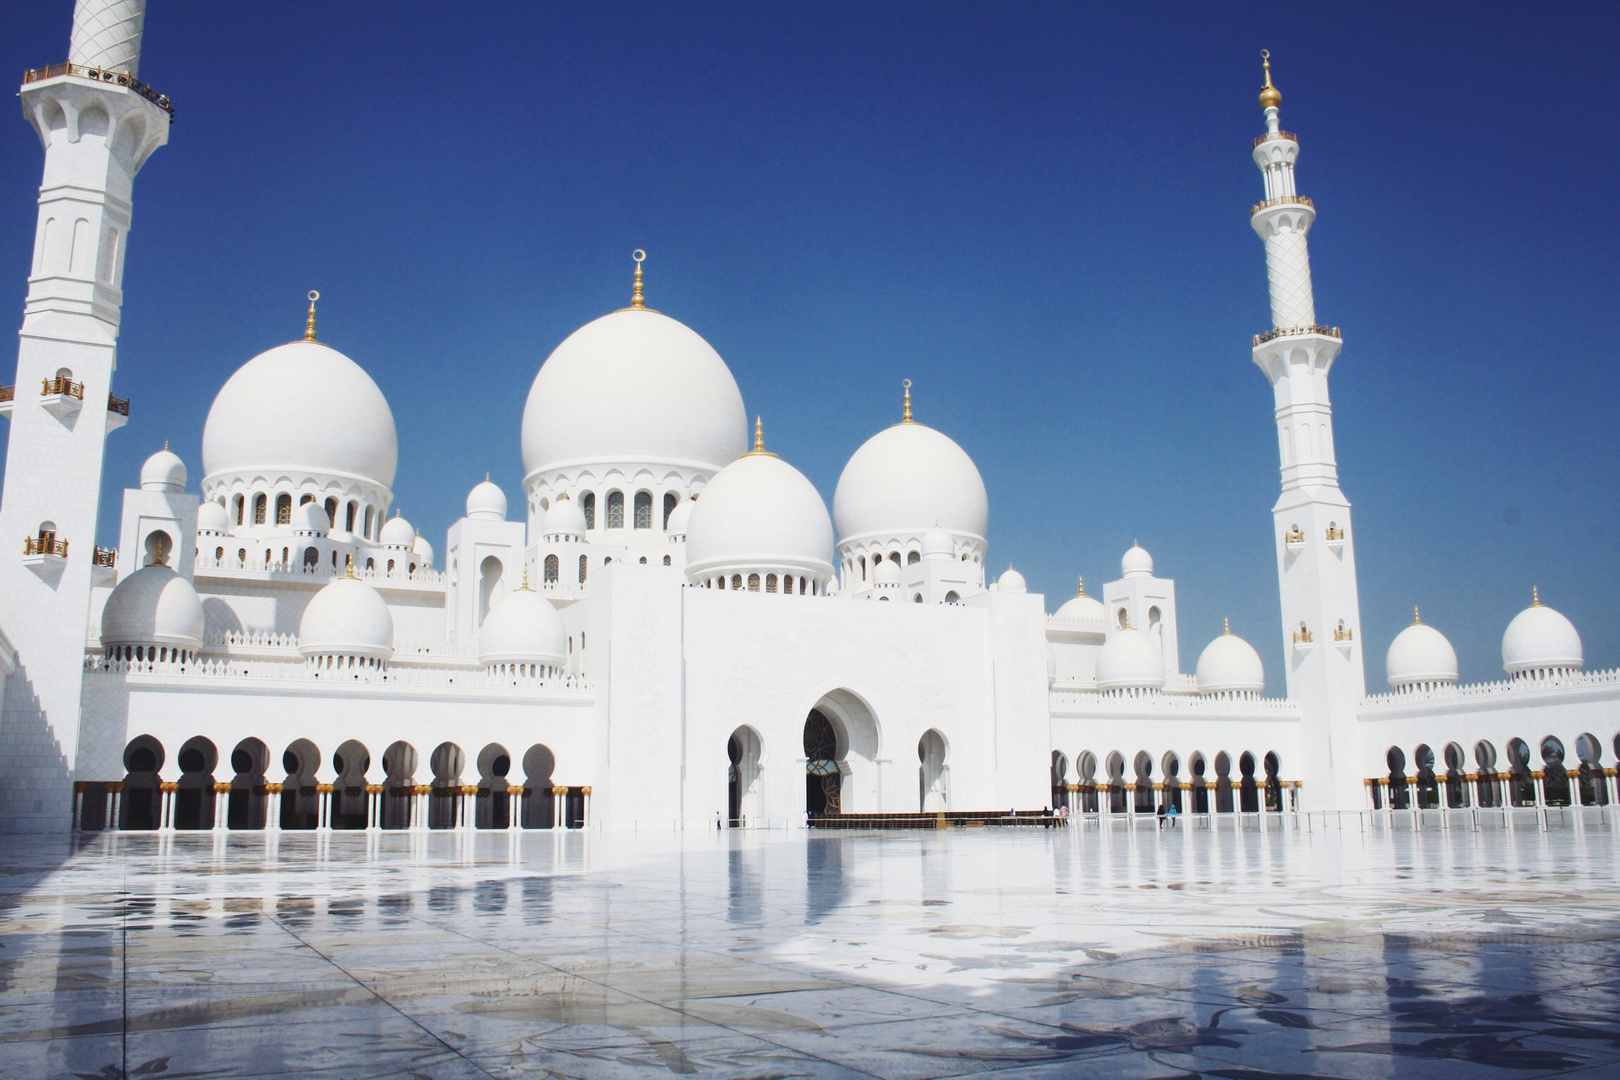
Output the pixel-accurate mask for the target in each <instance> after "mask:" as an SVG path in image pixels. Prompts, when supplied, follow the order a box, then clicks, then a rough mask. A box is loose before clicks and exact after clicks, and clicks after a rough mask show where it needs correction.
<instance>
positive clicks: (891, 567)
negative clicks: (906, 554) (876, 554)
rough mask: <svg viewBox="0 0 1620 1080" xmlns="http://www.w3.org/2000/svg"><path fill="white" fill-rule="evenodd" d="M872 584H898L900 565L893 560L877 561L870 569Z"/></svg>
mask: <svg viewBox="0 0 1620 1080" xmlns="http://www.w3.org/2000/svg"><path fill="white" fill-rule="evenodd" d="M872 584H874V585H898V584H900V564H899V563H897V562H895V561H894V560H893V559H879V560H878V561H877V565H876V566H874V567H872Z"/></svg>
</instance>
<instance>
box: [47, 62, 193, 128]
mask: <svg viewBox="0 0 1620 1080" xmlns="http://www.w3.org/2000/svg"><path fill="white" fill-rule="evenodd" d="M58 75H72V76H74V77H75V78H79V79H89V80H90V81H91V82H100V83H111V84H112V85H114V86H122V87H125V88H127V89H129V90H133V91H135V93H137V94H139V95H141V97H143V98H145V99H146V100H147V101H150V102H151V103H152V104H154V105H156V106H157V107H158V108H160V109H162V110H163V111H164V112H166V113H168V114H169V119H170V120H173V119H174V106H173V105H172V104H170V102H169V98H168V95H167V94H160V93H158V92H157V91H156V90H154V89H152V88H151V87H150V86H148V85H146V84H145V83H143V82H141V80H139V79H137V78H136V77H135V76H133V75H131V74H130V73H129V72H127V71H110V70H108V69H106V68H98V67H88V66H86V65H84V64H75V63H71V62H67V63H61V64H52V65H50V66H49V67H42V68H29V69H28V70H27V71H24V72H23V78H22V81H23V85H24V86H27V85H28V84H29V83H33V82H42V81H44V80H45V79H54V78H56V77H57V76H58Z"/></svg>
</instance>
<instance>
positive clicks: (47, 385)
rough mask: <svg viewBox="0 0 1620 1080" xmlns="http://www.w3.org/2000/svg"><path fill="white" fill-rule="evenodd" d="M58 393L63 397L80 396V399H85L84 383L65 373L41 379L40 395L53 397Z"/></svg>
mask: <svg viewBox="0 0 1620 1080" xmlns="http://www.w3.org/2000/svg"><path fill="white" fill-rule="evenodd" d="M56 394H60V395H62V396H63V397H71V398H78V399H79V400H80V401H83V400H84V383H78V382H74V381H73V380H72V379H70V378H68V377H67V376H65V375H58V376H57V377H56V378H54V379H41V380H40V389H39V396H40V397H52V396H53V395H56Z"/></svg>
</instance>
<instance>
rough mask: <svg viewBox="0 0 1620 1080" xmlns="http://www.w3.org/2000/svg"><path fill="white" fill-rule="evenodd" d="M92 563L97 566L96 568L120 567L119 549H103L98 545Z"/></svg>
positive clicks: (91, 559) (91, 558)
mask: <svg viewBox="0 0 1620 1080" xmlns="http://www.w3.org/2000/svg"><path fill="white" fill-rule="evenodd" d="M90 561H91V562H92V563H93V564H95V565H96V566H106V567H114V566H117V565H118V549H117V548H104V547H101V546H100V545H97V547H96V550H95V554H93V555H92V556H91V557H90Z"/></svg>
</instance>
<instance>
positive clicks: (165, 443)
mask: <svg viewBox="0 0 1620 1080" xmlns="http://www.w3.org/2000/svg"><path fill="white" fill-rule="evenodd" d="M168 448H169V440H168V439H164V440H163V449H165V450H167V449H168Z"/></svg>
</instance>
